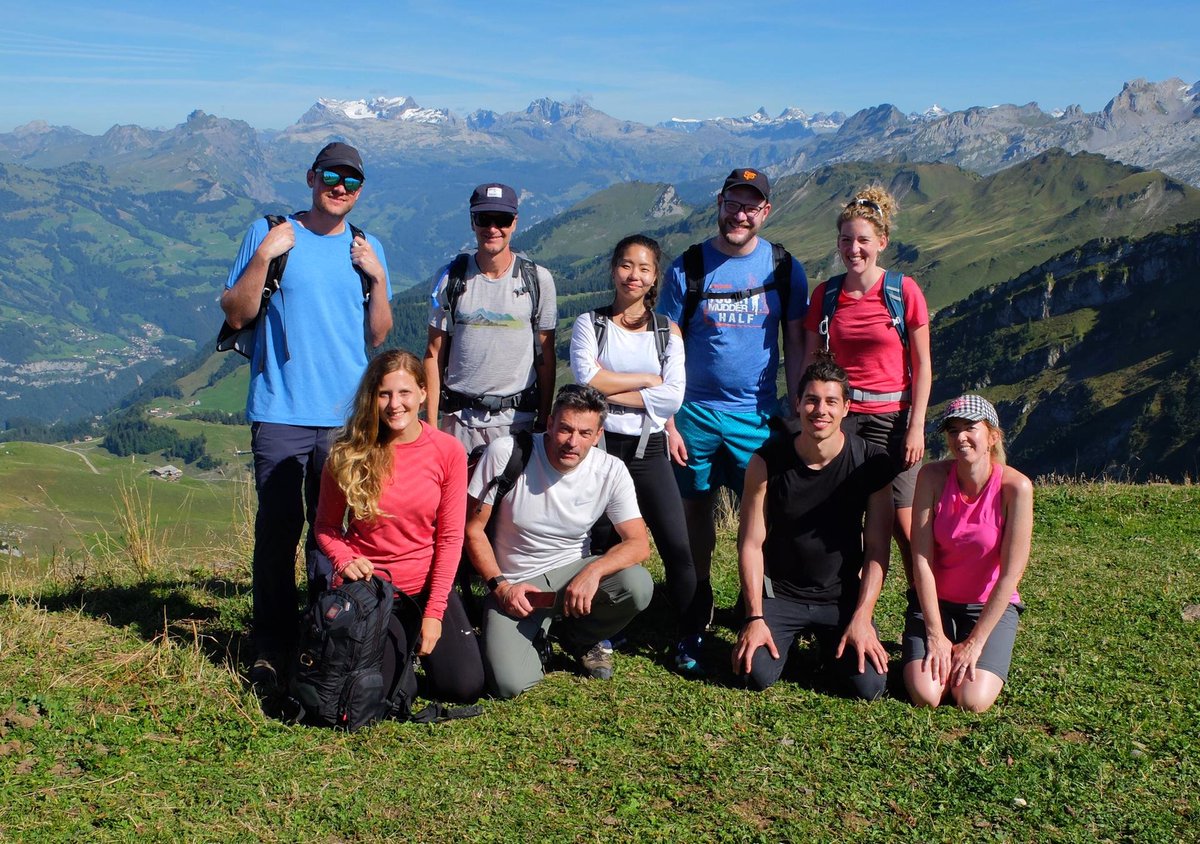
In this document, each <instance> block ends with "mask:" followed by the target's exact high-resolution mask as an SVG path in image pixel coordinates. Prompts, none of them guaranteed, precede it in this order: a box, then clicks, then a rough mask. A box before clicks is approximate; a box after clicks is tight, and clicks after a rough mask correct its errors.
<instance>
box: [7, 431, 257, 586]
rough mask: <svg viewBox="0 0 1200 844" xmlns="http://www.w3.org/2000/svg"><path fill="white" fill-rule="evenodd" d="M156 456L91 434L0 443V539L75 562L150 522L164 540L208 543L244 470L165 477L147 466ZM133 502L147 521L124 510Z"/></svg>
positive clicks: (232, 502) (236, 494)
mask: <svg viewBox="0 0 1200 844" xmlns="http://www.w3.org/2000/svg"><path fill="white" fill-rule="evenodd" d="M212 427H219V426H212ZM230 430H234V429H230ZM237 430H239V431H241V432H244V431H245V429H244V428H240V429H237ZM247 439H248V437H247ZM164 462H165V461H163V460H162V459H161V458H157V457H136V458H117V457H113V456H112V455H110V454H109V453H108V452H107V451H105V450H104V449H102V448H100V447H99V443H98V441H93V442H91V443H79V444H74V445H70V446H55V445H42V444H38V443H21V442H11V443H0V539H3V540H6V541H8V542H10V543H12V544H14V545H16V546H18V547H19V548H20V549H21V550H22V551H23V552H24V553H25V554H26V556H27V557H36V556H40V557H41V558H42V559H43V561H49V560H50V559H51V558H52V557H53V558H55V559H56V560H58V561H59V562H65V561H67V560H70V561H71V565H78V566H82V567H83V568H87V567H88V566H91V565H95V564H96V563H97V561H98V560H101V559H104V558H105V557H106V556H107V554H108V553H109V552H110V551H111V550H112V549H113V548H115V547H118V546H120V545H122V543H124V542H126V541H127V540H128V539H129V538H130V536H131V535H136V534H137V533H138V532H139V531H141V532H145V531H146V530H149V529H150V528H151V527H153V530H154V531H155V532H158V533H161V535H162V540H161V541H162V542H166V543H168V544H171V545H178V546H181V547H188V548H201V547H208V546H211V545H213V544H214V542H215V540H216V538H217V537H220V536H223V535H226V534H227V533H228V530H229V524H230V521H231V519H233V518H234V516H235V510H236V508H238V507H241V506H243V502H244V499H246V497H247V493H246V491H245V490H244V489H242V487H243V486H244V484H245V481H244V480H241V479H242V478H243V477H244V476H243V475H242V473H241V472H240V471H237V472H233V473H232V474H231V476H232V477H236V478H238V479H239V480H228V481H220V480H213V479H211V478H210V479H206V480H201V479H199V478H197V477H195V476H194V473H193V472H191V471H189V472H187V473H185V476H184V477H183V478H181V479H180V480H178V481H173V482H171V481H163V480H159V479H156V478H152V477H150V476H149V475H148V474H147V473H148V472H149V470H150V469H151V468H154V467H156V466H162V465H163V463H164ZM139 502H140V504H142V505H147V506H152V507H153V513H154V521H155V524H154V525H153V526H151V525H147V524H140V523H139V522H138V520H137V519H136V518H134V514H133V513H131V511H130V505H131V503H132V504H134V505H136V504H137V503H139ZM134 509H135V510H136V509H138V508H137V507H134ZM20 565H21V564H19V563H18V568H19V567H20Z"/></svg>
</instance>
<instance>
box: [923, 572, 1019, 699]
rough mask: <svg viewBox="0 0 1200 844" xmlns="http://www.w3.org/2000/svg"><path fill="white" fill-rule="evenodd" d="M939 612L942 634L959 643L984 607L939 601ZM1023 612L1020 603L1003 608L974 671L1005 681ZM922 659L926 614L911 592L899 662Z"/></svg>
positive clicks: (972, 627)
mask: <svg viewBox="0 0 1200 844" xmlns="http://www.w3.org/2000/svg"><path fill="white" fill-rule="evenodd" d="M938 607H939V608H940V609H941V611H942V631H943V632H944V633H945V634H946V637H947V638H948V639H949V640H950V641H951V642H953V643H954V644H958V643H959V642H961V641H962V640H963V639H966V638H967V636H969V635H970V634H971V631H972V630H974V629H975V624H976V623H977V622H978V621H979V615H980V613H982V612H983V604H956V603H953V602H951V601H938ZM1024 611H1025V607H1024V606H1023V605H1022V604H1009V605H1008V606H1007V607H1005V609H1004V615H1002V616H1000V620H999V621H998V622H996V626H995V628H993V630H992V635H990V636H988V640H987V644H985V645H984V646H983V653H981V654H980V655H979V659H978V661H976V663H975V667H976V668H982V669H983V670H984V671H990V672H991V673H993V674H995V675H996V676H997V677H999V678H1000V679H1001V680H1003V681H1005V682H1007V681H1008V668H1009V666H1010V665H1011V664H1012V649H1013V642H1014V641H1015V640H1016V638H1017V618H1018V616H1020V614H1021V613H1023V612H1024ZM924 658H925V615H924V614H923V613H922V612H921V604H920V602H919V601H918V600H917V595H916V593H915V592H913V591H912V590H909V593H908V611H907V612H905V614H904V636H903V656H902V657H901V660H900V661H901V662H902V663H903V664H905V665H907V664H908V663H910V662H916V661H917V660H921V659H924Z"/></svg>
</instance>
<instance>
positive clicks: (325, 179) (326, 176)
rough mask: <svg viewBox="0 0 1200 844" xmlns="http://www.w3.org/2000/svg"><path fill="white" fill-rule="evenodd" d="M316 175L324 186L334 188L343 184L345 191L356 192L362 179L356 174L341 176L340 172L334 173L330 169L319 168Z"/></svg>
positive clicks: (360, 185)
mask: <svg viewBox="0 0 1200 844" xmlns="http://www.w3.org/2000/svg"><path fill="white" fill-rule="evenodd" d="M317 175H318V176H320V177H321V183H322V184H324V185H325V187H327V188H336V187H337V186H338V185H345V186H346V192H347V193H357V192H358V189H359V188H361V187H362V183H363V180H362V179H360V178H358V177H357V176H343V175H342V174H341V173H335V172H333V171H332V170H321V171H319V172H318V173H317Z"/></svg>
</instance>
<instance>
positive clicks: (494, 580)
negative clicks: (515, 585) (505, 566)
mask: <svg viewBox="0 0 1200 844" xmlns="http://www.w3.org/2000/svg"><path fill="white" fill-rule="evenodd" d="M487 583H488V589H490V590H491V591H492V592H495V591H496V590H497V589H499V588H500V584H501V583H508V578H507V577H505V576H504V575H502V574H498V575H496V576H495V577H489V578H488V582H487Z"/></svg>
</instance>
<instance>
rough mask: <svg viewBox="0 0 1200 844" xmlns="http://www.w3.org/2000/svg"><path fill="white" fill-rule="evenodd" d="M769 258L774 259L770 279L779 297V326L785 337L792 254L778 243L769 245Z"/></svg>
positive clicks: (790, 286) (789, 300)
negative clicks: (773, 269)
mask: <svg viewBox="0 0 1200 844" xmlns="http://www.w3.org/2000/svg"><path fill="white" fill-rule="evenodd" d="M771 256H772V257H773V258H774V259H775V271H774V274H773V275H772V279H773V280H774V282H775V292H776V293H777V294H778V295H779V309H780V314H779V325H780V328H781V331H782V333H783V334H784V336H786V333H787V321H788V305H789V304H790V303H791V299H792V253H791V252H788V251H787V250H786V249H784V248H783V246H782V245H780V244H778V243H772V244H771Z"/></svg>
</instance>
